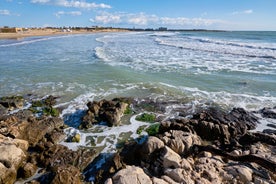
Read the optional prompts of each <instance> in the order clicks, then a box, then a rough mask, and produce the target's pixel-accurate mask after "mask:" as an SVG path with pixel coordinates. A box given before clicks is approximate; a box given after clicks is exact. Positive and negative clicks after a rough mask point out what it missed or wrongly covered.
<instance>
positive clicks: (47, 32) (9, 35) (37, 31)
mask: <svg viewBox="0 0 276 184" xmlns="http://www.w3.org/2000/svg"><path fill="white" fill-rule="evenodd" d="M126 31H128V30H123V29H99V30H89V31H88V30H71V31H61V30H58V29H34V30H33V29H32V30H28V31H23V32H17V33H0V39H20V38H25V37H33V36H55V35H73V34H93V33H101V32H126Z"/></svg>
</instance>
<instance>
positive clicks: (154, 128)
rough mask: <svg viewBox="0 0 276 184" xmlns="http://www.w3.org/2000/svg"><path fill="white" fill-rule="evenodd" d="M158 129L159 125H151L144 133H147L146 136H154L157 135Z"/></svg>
mask: <svg viewBox="0 0 276 184" xmlns="http://www.w3.org/2000/svg"><path fill="white" fill-rule="evenodd" d="M159 127H160V123H156V124H152V125H150V126H149V127H148V128H147V129H146V132H147V133H148V135H150V136H154V135H156V134H158V132H159Z"/></svg>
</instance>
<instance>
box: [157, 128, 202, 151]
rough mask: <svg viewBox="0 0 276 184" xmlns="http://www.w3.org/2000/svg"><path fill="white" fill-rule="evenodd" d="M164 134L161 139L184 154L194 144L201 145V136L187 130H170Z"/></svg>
mask: <svg viewBox="0 0 276 184" xmlns="http://www.w3.org/2000/svg"><path fill="white" fill-rule="evenodd" d="M164 135H165V136H163V137H162V140H163V141H164V142H165V144H166V145H168V146H169V147H170V148H171V149H172V150H173V151H175V152H176V153H178V154H185V153H186V152H188V151H189V150H190V148H191V147H192V146H193V145H194V144H197V145H201V138H200V137H199V136H197V135H195V134H192V133H189V132H183V131H179V130H171V131H169V132H166V133H165V134H164Z"/></svg>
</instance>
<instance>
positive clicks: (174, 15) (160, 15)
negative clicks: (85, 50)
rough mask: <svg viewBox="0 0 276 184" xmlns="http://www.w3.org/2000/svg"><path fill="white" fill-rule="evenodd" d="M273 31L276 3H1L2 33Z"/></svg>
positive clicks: (272, 0)
mask: <svg viewBox="0 0 276 184" xmlns="http://www.w3.org/2000/svg"><path fill="white" fill-rule="evenodd" d="M2 26H9V27H48V26H51V27H63V26H66V27H69V26H71V27H76V26H79V27H86V26H87V27H90V26H104V27H122V28H158V27H167V28H169V29H217V30H267V31H276V0H0V27H2Z"/></svg>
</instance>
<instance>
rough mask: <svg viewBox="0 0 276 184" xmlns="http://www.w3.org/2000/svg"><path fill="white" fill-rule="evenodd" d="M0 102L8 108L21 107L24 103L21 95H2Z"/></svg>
mask: <svg viewBox="0 0 276 184" xmlns="http://www.w3.org/2000/svg"><path fill="white" fill-rule="evenodd" d="M0 104H1V105H2V106H3V107H5V108H7V109H8V110H13V109H15V108H22V107H23V105H24V98H23V97H22V96H11V97H2V98H0Z"/></svg>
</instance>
